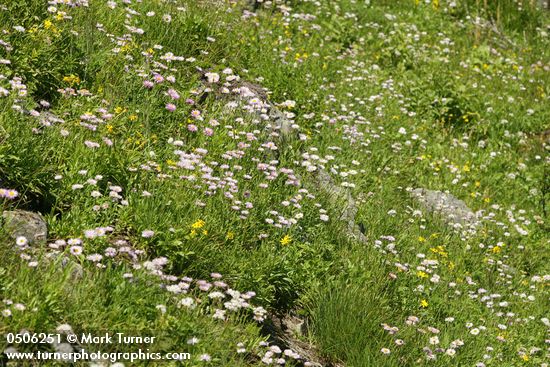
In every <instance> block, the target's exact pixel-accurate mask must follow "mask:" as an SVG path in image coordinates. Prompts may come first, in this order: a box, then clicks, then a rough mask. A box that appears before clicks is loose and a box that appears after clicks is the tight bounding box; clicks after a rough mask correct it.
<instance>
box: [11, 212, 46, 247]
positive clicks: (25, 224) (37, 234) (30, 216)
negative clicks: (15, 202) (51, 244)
mask: <svg viewBox="0 0 550 367" xmlns="http://www.w3.org/2000/svg"><path fill="white" fill-rule="evenodd" d="M2 218H3V220H4V230H5V231H6V232H7V233H8V235H9V236H10V237H12V238H13V239H16V238H17V237H19V236H23V237H25V238H26V239H27V240H28V241H29V244H34V245H39V244H45V243H46V238H47V237H48V226H47V224H46V221H45V220H44V218H42V216H41V215H40V214H38V213H34V212H28V211H25V210H6V211H4V212H3V213H2Z"/></svg>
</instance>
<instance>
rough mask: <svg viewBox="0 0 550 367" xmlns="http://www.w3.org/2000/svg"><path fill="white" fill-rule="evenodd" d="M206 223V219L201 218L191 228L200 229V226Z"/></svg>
mask: <svg viewBox="0 0 550 367" xmlns="http://www.w3.org/2000/svg"><path fill="white" fill-rule="evenodd" d="M205 224H206V222H205V221H204V220H202V219H199V220H197V221H196V222H195V223H193V224H191V228H193V229H199V228H202V227H204V225H205Z"/></svg>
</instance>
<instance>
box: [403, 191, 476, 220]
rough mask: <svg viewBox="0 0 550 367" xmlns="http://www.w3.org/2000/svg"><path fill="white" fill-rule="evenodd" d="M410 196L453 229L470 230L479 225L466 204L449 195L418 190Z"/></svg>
mask: <svg viewBox="0 0 550 367" xmlns="http://www.w3.org/2000/svg"><path fill="white" fill-rule="evenodd" d="M411 194H412V197H413V198H414V199H416V201H417V202H418V203H419V204H420V205H421V206H422V207H423V208H424V209H425V210H427V211H428V212H430V213H434V214H435V215H437V216H439V217H441V219H442V220H443V221H444V222H445V223H447V224H449V225H451V226H453V227H454V228H465V227H469V228H471V227H476V226H477V225H478V224H479V220H478V218H477V216H476V214H475V213H474V212H473V211H472V210H471V209H470V208H468V206H467V205H466V203H464V201H462V200H460V199H457V198H456V197H455V196H453V195H451V194H449V193H445V192H441V191H435V190H428V189H424V188H418V189H414V190H412V192H411Z"/></svg>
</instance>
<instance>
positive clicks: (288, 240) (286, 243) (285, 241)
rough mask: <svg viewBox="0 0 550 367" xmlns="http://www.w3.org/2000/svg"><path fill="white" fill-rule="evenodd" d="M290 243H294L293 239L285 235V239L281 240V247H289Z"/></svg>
mask: <svg viewBox="0 0 550 367" xmlns="http://www.w3.org/2000/svg"><path fill="white" fill-rule="evenodd" d="M290 242H292V237H290V236H289V235H285V236H284V237H283V238H281V245H283V246H285V245H288V244H289V243H290Z"/></svg>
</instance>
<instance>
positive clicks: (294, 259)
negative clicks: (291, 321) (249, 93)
mask: <svg viewBox="0 0 550 367" xmlns="http://www.w3.org/2000/svg"><path fill="white" fill-rule="evenodd" d="M73 2H74V3H75V5H76V6H66V5H62V4H58V5H54V7H55V9H53V8H50V9H49V10H48V5H46V4H44V3H42V2H39V1H35V0H28V1H13V2H9V3H8V4H6V5H3V10H2V11H0V28H1V29H2V30H3V33H2V36H1V37H0V38H1V39H2V40H3V43H2V44H3V46H2V47H0V59H3V60H9V63H8V62H3V63H2V64H0V75H2V78H1V80H0V87H2V88H5V92H4V89H0V92H2V93H0V94H2V95H3V94H6V95H5V96H3V97H0V187H4V188H6V189H14V190H17V192H18V193H19V196H18V197H17V198H16V199H14V200H9V199H1V198H0V200H3V201H2V204H1V205H2V207H3V208H4V209H13V208H19V209H27V210H32V211H38V212H40V213H42V214H43V216H44V217H45V218H46V220H47V222H48V227H49V236H48V237H49V238H48V243H49V244H52V243H55V241H56V240H57V241H61V240H64V241H68V240H69V239H76V238H78V239H81V240H82V241H83V245H82V250H83V253H82V254H80V255H74V254H72V253H71V250H70V248H71V245H70V244H69V245H63V246H43V248H39V249H36V248H33V247H31V248H26V249H17V248H16V245H15V244H14V241H13V239H10V238H9V237H8V236H7V235H6V234H4V236H3V238H4V239H3V240H2V246H3V247H2V249H1V251H2V252H1V253H2V256H1V257H0V299H5V300H11V301H13V302H14V303H22V304H24V305H25V307H26V308H25V310H24V311H17V310H14V309H13V308H14V307H13V305H12V304H10V303H9V302H7V303H6V302H4V304H2V306H1V307H0V310H2V309H4V308H5V309H6V310H8V309H9V310H10V311H11V312H12V315H11V316H6V317H1V318H0V333H2V334H5V333H8V332H16V331H18V330H21V329H26V330H30V331H32V332H52V331H53V330H55V328H56V327H57V326H58V325H60V324H64V323H68V324H70V325H71V326H72V327H73V329H74V330H75V331H76V330H78V331H79V332H99V331H105V330H108V331H111V332H118V331H119V330H124V331H127V332H133V333H136V334H143V333H149V334H151V335H153V334H154V335H159V338H160V337H161V336H163V337H164V336H166V335H169V337H166V338H165V339H166V341H165V342H163V343H159V344H158V345H155V346H154V347H155V348H158V350H161V351H162V352H167V351H183V352H185V351H190V353H192V356H193V361H191V362H188V363H189V365H193V366H195V365H201V364H204V363H207V362H205V361H199V358H200V356H201V355H202V354H204V353H207V354H209V355H210V356H211V358H212V360H211V361H210V362H208V363H209V364H210V365H214V366H229V365H231V366H240V365H243V366H244V365H261V364H262V362H261V359H262V358H264V357H265V352H266V348H265V347H262V346H260V345H259V342H260V341H262V340H266V339H267V338H268V336H267V335H264V334H262V332H261V331H260V327H259V325H257V323H256V322H254V321H253V317H252V316H253V308H254V307H260V306H261V307H264V308H265V309H267V310H268V311H269V312H271V313H277V314H284V313H287V312H293V313H295V312H297V313H298V314H300V315H302V316H303V317H304V318H306V319H307V320H308V325H309V326H310V328H309V333H308V335H305V336H303V337H304V338H305V339H307V340H308V341H309V342H311V344H313V345H315V346H316V347H317V350H319V353H320V354H322V357H323V358H325V359H327V360H329V361H333V362H334V363H341V364H343V365H345V366H349V367H368V366H397V365H404V366H409V365H411V366H412V365H428V364H429V365H437V366H457V365H460V366H476V365H480V366H481V365H483V364H484V365H486V366H524V365H525V366H531V365H532V366H541V365H543V362H544V361H545V359H547V358H548V352H547V342H546V339H547V335H546V332H547V328H548V325H547V319H545V317H548V315H547V314H546V313H547V308H548V302H547V300H548V289H547V287H548V280H547V279H542V278H543V277H544V276H546V278H547V276H548V265H547V264H548V262H549V261H550V259H549V254H548V250H547V248H548V244H549V242H548V241H549V236H548V211H549V210H550V209H549V204H548V201H549V199H550V197H549V186H550V183H549V178H548V177H549V176H548V164H549V161H548V140H547V139H548V135H547V134H546V135H544V131H547V130H548V128H549V127H550V124H549V121H550V109H548V107H547V105H548V103H549V97H548V96H549V95H550V84H549V75H550V74H549V73H548V68H549V67H550V65H549V64H548V61H547V60H548V59H550V54H549V49H550V48H549V47H548V46H549V45H550V44H549V38H548V33H549V32H550V30H549V29H548V24H549V22H548V20H549V16H548V13H545V12H543V11H541V10H540V9H537V8H536V7H535V6H533V5H531V3H530V2H527V1H526V2H525V4H522V5H519V3H518V2H515V1H504V0H503V1H491V2H484V1H473V0H468V1H460V2H459V1H457V2H451V1H443V0H441V1H431V2H426V1H419V2H418V4H417V3H415V2H414V1H405V0H403V1H370V2H369V1H367V2H365V1H353V0H339V1H328V0H320V1H317V2H315V1H286V2H283V1H274V3H275V5H273V4H272V5H269V4H264V5H262V6H261V7H260V8H259V9H258V10H257V11H256V12H255V13H254V14H252V13H249V12H248V11H249V10H250V9H248V8H246V4H245V3H246V2H244V1H227V2H223V1H219V2H218V1H210V0H208V1H206V0H205V1H186V0H176V1H161V0H158V1H144V2H137V1H131V2H129V3H128V4H125V3H123V2H119V1H115V2H112V3H109V2H104V1H95V0H93V1H89V4H88V5H87V6H85V5H84V4H85V2H82V1H73ZM283 3H284V4H283ZM14 26H22V27H24V30H22V31H21V30H20V29H19V30H18V29H17V27H16V28H14ZM171 58H175V60H171ZM178 58H181V59H178ZM229 69H231V70H229ZM199 70H202V72H203V73H204V72H211V73H217V74H218V75H219V76H220V78H221V80H220V82H218V83H212V84H210V85H208V87H210V88H212V89H213V92H212V93H207V94H204V93H203V92H204V88H205V84H204V81H202V80H201V73H200V72H199ZM159 75H160V76H162V79H163V81H162V82H160V79H155V78H158V77H159ZM229 75H232V76H233V77H232V78H240V80H241V81H244V82H250V83H256V84H258V85H259V86H261V87H265V88H267V91H268V93H267V94H268V96H269V97H268V99H269V101H270V103H272V104H275V105H279V107H278V108H279V109H280V110H281V111H283V112H284V113H287V114H288V116H289V118H290V119H292V121H293V122H294V123H295V124H296V125H297V126H298V128H297V130H296V131H295V132H296V134H295V135H298V134H301V135H300V136H301V138H300V139H280V138H278V137H277V136H274V135H273V134H271V131H270V130H269V129H267V128H266V125H267V122H266V121H264V120H263V117H262V116H260V114H261V112H260V113H249V112H247V111H246V110H244V109H243V108H242V106H237V107H236V108H233V109H232V108H229V107H228V106H227V104H228V102H230V101H232V100H233V101H234V100H238V98H237V97H236V95H235V92H234V91H232V90H231V89H233V88H235V87H236V86H238V85H239V84H238V83H237V82H236V81H231V79H232V78H229V80H227V79H226V78H227V77H228V76H229ZM155 80H156V81H155ZM148 81H154V83H153V85H154V86H152V87H151V88H148V87H146V86H144V82H148ZM226 81H227V82H228V84H227V87H228V89H229V91H223V87H224V86H225V85H224V82H226ZM170 89H173V90H175V91H177V93H178V94H179V97H180V98H179V99H172V98H171V97H170V96H169V95H168V92H169V90H170ZM8 92H9V93H8ZM170 93H173V92H172V91H170ZM42 100H45V101H47V102H49V107H44V106H42V105H40V102H41V101H42ZM285 101H286V103H285ZM168 103H173V104H174V105H176V110H175V111H174V112H169V111H168V110H167V108H166V107H167V106H166V105H167V104H168ZM244 103H245V104H246V103H247V101H246V99H245V100H244ZM197 111H199V112H200V118H197ZM38 113H39V114H40V115H39V116H33V115H37V114H38ZM48 113H52V114H53V115H55V116H56V117H57V118H58V119H59V120H55V119H54V120H53V121H51V122H50V123H43V122H42V120H43V119H44V118H45V117H47V116H48ZM193 130H196V131H193ZM545 139H546V140H545ZM272 144H275V145H276V146H277V149H276V150H275V149H274V150H271V148H270V147H273V145H272ZM308 166H309V167H311V166H315V167H317V169H321V168H322V169H324V170H325V171H327V172H330V174H331V177H332V178H333V180H334V182H335V184H336V185H342V184H343V186H346V187H349V190H350V193H351V194H352V196H353V197H354V198H356V200H357V202H358V213H357V216H356V222H357V223H361V224H362V227H363V228H364V232H365V233H364V234H365V236H366V237H367V241H366V243H360V242H358V241H356V240H354V239H353V238H351V237H350V236H348V235H347V234H346V231H347V229H346V223H343V222H342V221H340V220H339V218H340V215H341V213H342V210H343V208H344V206H345V205H346V203H344V202H340V201H336V202H335V201H334V200H333V199H332V198H331V197H330V196H329V195H328V194H327V193H326V192H324V191H322V190H319V188H318V187H317V185H316V184H315V180H314V175H315V173H312V172H309V170H308ZM418 187H424V188H429V189H433V190H442V191H444V190H449V191H450V192H451V193H452V194H453V195H455V196H456V197H457V198H459V199H461V200H464V201H465V203H466V204H467V205H468V206H469V207H470V208H471V209H472V210H473V211H479V213H480V216H482V217H483V219H482V220H481V224H480V227H479V228H478V230H477V231H476V232H475V233H459V232H457V231H453V230H452V229H451V228H449V226H447V225H446V224H445V223H443V221H441V220H440V219H439V218H437V217H436V216H433V215H431V214H430V213H427V212H426V211H425V210H422V208H421V207H420V206H419V205H418V203H416V202H415V201H414V200H413V199H412V198H411V196H410V194H409V191H410V189H411V188H418ZM325 215H328V218H329V219H328V220H326V217H325ZM97 228H102V229H105V228H107V231H106V233H99V235H98V233H97V232H96V233H95V234H91V232H90V230H93V229H97ZM144 231H145V232H144ZM147 231H153V234H152V235H151V236H147V235H145V236H144V235H143V234H144V233H145V234H147ZM100 232H101V231H100ZM121 240H124V241H125V242H124V244H121V243H122V242H117V241H121ZM58 243H61V242H58ZM125 246H128V247H129V250H128V252H129V253H128V252H125V251H124V250H123V251H122V252H121V251H119V250H120V248H121V247H122V248H124V247H125ZM56 247H58V248H56ZM113 248H114V249H116V250H117V252H116V255H115V256H113V257H110V256H108V255H107V254H109V253H112V251H113ZM73 250H74V249H73ZM73 252H74V251H73ZM52 253H53V254H56V256H58V255H59V254H63V255H64V256H66V257H67V258H68V259H71V261H72V260H74V261H76V262H77V263H81V264H82V267H83V272H84V276H83V277H82V278H78V279H72V278H71V277H70V271H69V270H68V269H66V268H63V267H62V266H61V264H60V262H59V261H58V262H55V261H54V262H52V261H49V260H46V258H47V257H48V255H51V254H52ZM97 254H101V255H103V258H102V259H101V260H99V261H98V262H99V263H100V264H102V265H104V267H102V266H99V267H98V266H97V265H96V263H95V262H94V261H93V260H89V259H88V257H89V256H90V255H97ZM19 255H22V256H19ZM155 258H166V259H168V262H167V264H166V265H165V266H163V267H162V271H161V272H160V273H158V272H157V276H155V275H152V274H150V273H149V272H148V271H146V270H144V269H143V267H144V264H145V267H146V266H147V264H148V263H147V261H148V260H152V259H155ZM92 259H93V256H92ZM34 261H36V262H37V267H29V265H28V263H29V262H31V264H32V262H34ZM32 265H34V264H32ZM157 270H158V269H157ZM126 273H132V274H133V275H134V277H133V278H128V279H126V278H124V277H123V274H126ZM211 273H221V274H222V275H223V281H224V282H226V283H227V284H228V285H229V287H230V288H232V289H237V290H240V291H242V292H246V291H249V290H250V291H254V292H255V296H254V297H252V300H251V301H250V303H251V306H250V307H244V308H243V309H241V310H240V311H238V312H235V313H233V312H228V313H229V314H230V316H229V317H228V318H227V319H226V320H225V321H221V320H215V319H213V318H212V317H211V316H212V315H213V314H214V312H215V309H216V308H220V309H223V308H227V307H226V306H224V305H223V302H221V303H219V304H215V303H216V302H220V301H211V300H209V298H208V296H207V295H208V293H209V292H211V291H212V289H210V290H208V291H200V290H199V289H198V286H199V285H200V283H195V282H191V281H189V282H187V281H185V282H186V283H191V284H193V285H192V286H191V289H192V290H191V291H190V294H191V295H192V296H193V297H195V298H196V299H197V300H201V301H202V303H201V304H200V306H199V307H197V308H195V309H193V310H186V309H185V308H183V309H182V308H178V307H176V305H177V303H178V302H179V300H181V299H182V298H184V297H186V296H184V295H183V294H174V293H172V292H170V291H167V290H166V288H167V287H170V286H174V285H175V284H178V282H181V281H182V277H184V276H189V277H192V278H194V279H196V280H200V279H210V281H209V282H210V283H212V282H213V279H211V276H210V274H211ZM167 275H169V276H167ZM172 276H173V277H174V278H175V279H177V280H173V279H172ZM129 279H130V280H129ZM168 289H171V288H168ZM230 298H231V297H230V296H229V295H226V297H225V301H229V299H230ZM158 304H162V305H165V306H166V308H167V310H166V313H165V314H163V315H162V314H161V313H160V311H159V310H158V309H157V308H156V306H157V305H158ZM33 309H36V311H33ZM411 316H413V318H412V319H411V318H410V317H411ZM416 318H418V321H415V322H411V320H416ZM407 320H408V321H407ZM545 323H546V324H545ZM473 329H474V330H476V331H474V332H473V333H472V330H473ZM477 331H479V334H478V335H477ZM193 336H196V337H198V338H199V339H201V342H200V343H199V344H198V345H196V346H190V345H188V344H187V340H188V339H189V338H191V337H193ZM435 337H437V340H436V339H435ZM235 340H238V341H241V342H243V343H244V344H245V349H246V350H247V352H246V353H237V346H236V343H237V341H235ZM396 340H398V341H397V342H396ZM462 342H463V343H464V345H461V344H462ZM400 344H403V345H400ZM5 346H7V344H6V343H5V340H2V342H1V343H0V349H3V348H4V347H5ZM33 348H34V349H36V348H37V347H36V346H31V345H25V346H23V347H22V348H18V349H23V350H33ZM39 348H45V349H48V348H49V349H48V350H51V347H49V346H39ZM116 348H117V346H111V349H112V351H116ZM385 348H387V349H388V350H389V354H387V353H383V352H382V350H383V351H386V349H385ZM428 348H429V349H428ZM545 348H546V349H545ZM454 352H456V353H454ZM268 357H269V356H268ZM121 362H126V363H128V362H127V361H121ZM142 363H143V364H146V362H142ZM287 363H288V364H292V363H293V362H292V361H290V359H289V358H287ZM40 365H45V364H40Z"/></svg>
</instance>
